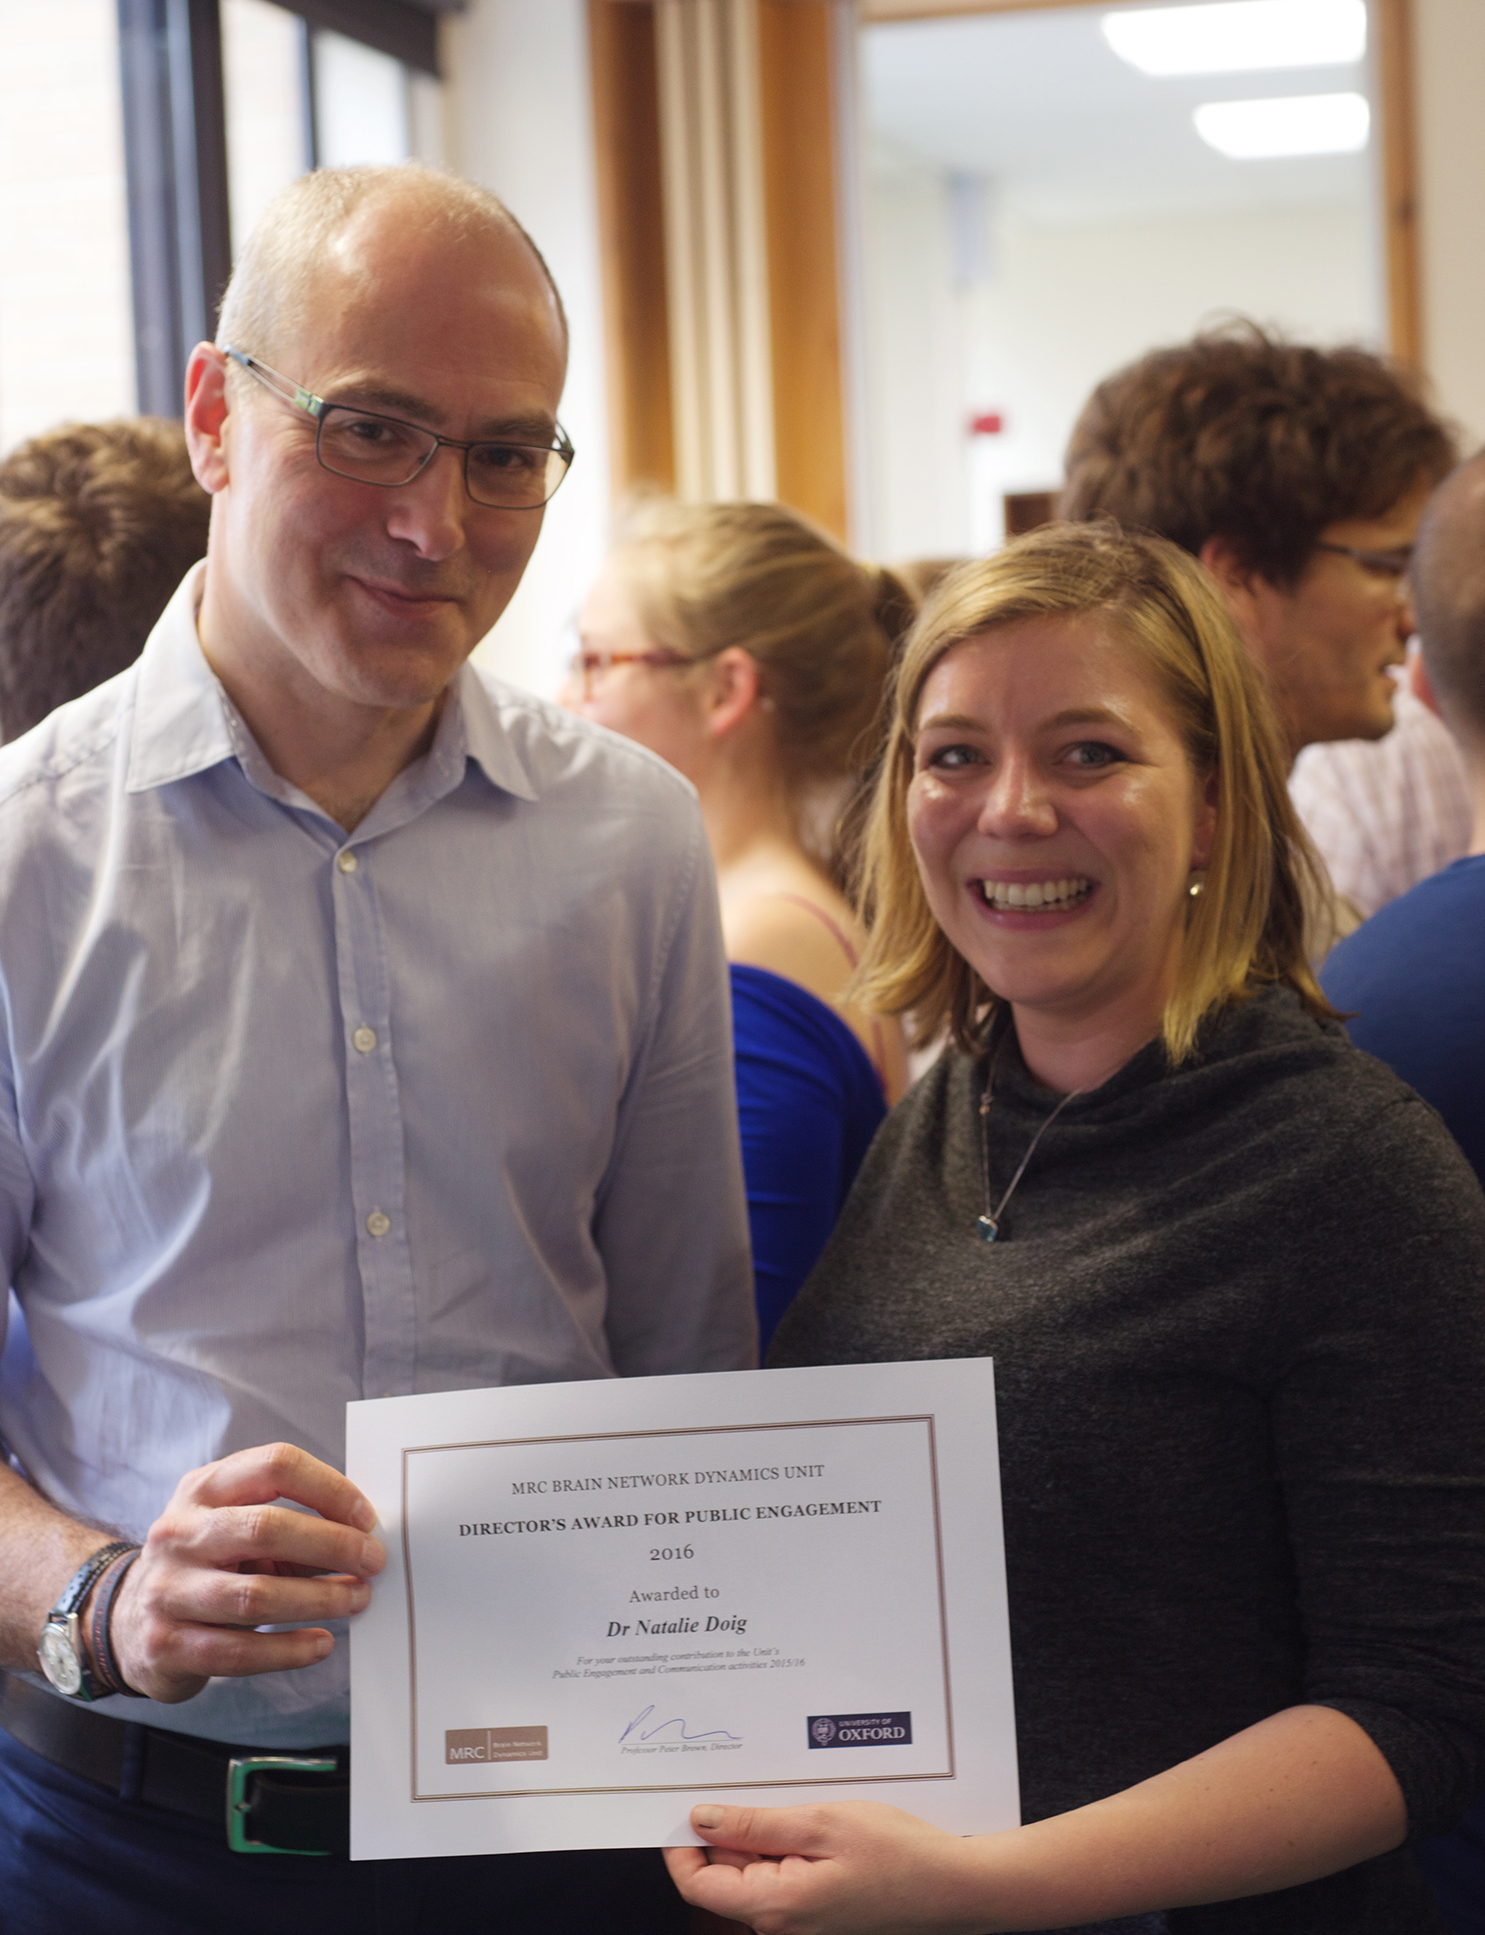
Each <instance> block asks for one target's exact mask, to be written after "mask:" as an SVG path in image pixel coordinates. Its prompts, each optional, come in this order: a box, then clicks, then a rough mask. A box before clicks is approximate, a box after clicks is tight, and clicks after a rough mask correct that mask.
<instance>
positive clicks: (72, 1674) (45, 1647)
mask: <svg viewBox="0 0 1485 1935" xmlns="http://www.w3.org/2000/svg"><path fill="white" fill-rule="evenodd" d="M36 1656H37V1658H38V1659H39V1660H40V1661H41V1670H42V1672H43V1673H45V1675H46V1677H47V1678H48V1679H49V1680H50V1681H51V1683H52V1685H53V1686H54V1687H55V1688H56V1689H57V1691H58V1693H66V1694H69V1695H70V1694H74V1693H76V1692H77V1691H78V1690H79V1689H80V1688H81V1686H82V1670H81V1668H80V1667H79V1665H78V1661H77V1654H76V1653H75V1652H74V1651H73V1650H72V1641H71V1639H70V1638H69V1637H68V1634H67V1629H66V1627H65V1626H44V1627H43V1628H42V1632H41V1644H40V1645H39V1646H38V1647H37V1649H36Z"/></svg>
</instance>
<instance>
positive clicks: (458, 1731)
mask: <svg viewBox="0 0 1485 1935" xmlns="http://www.w3.org/2000/svg"><path fill="white" fill-rule="evenodd" d="M443 1757H444V1759H445V1761H447V1763H448V1764H449V1766H451V1767H457V1766H467V1765H470V1764H475V1765H479V1766H488V1765H489V1764H490V1763H491V1762H492V1761H498V1760H545V1759H546V1757H547V1730H546V1728H545V1727H451V1728H450V1729H449V1731H448V1732H447V1733H446V1734H445V1735H444V1737H443Z"/></svg>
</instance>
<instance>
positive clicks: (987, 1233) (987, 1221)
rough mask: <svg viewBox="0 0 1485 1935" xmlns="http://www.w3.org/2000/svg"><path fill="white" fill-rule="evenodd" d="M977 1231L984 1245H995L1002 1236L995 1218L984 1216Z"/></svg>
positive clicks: (976, 1226)
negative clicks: (996, 1240)
mask: <svg viewBox="0 0 1485 1935" xmlns="http://www.w3.org/2000/svg"><path fill="white" fill-rule="evenodd" d="M975 1229H976V1232H977V1233H978V1235H979V1239H980V1241H981V1242H982V1243H993V1242H994V1241H995V1239H996V1238H997V1237H998V1236H999V1235H1000V1225H999V1223H997V1222H996V1220H995V1218H994V1217H993V1216H982V1217H981V1218H980V1220H979V1222H978V1223H977V1224H976V1225H975Z"/></svg>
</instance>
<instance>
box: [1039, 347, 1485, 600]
mask: <svg viewBox="0 0 1485 1935" xmlns="http://www.w3.org/2000/svg"><path fill="white" fill-rule="evenodd" d="M1455 456H1456V448H1455V439H1454V435H1453V433H1452V431H1451V430H1450V429H1449V428H1448V427H1447V426H1446V425H1445V424H1444V423H1443V422H1441V421H1440V419H1439V418H1438V417H1436V416H1435V415H1434V414H1433V412H1432V411H1431V410H1430V409H1429V408H1428V406H1427V404H1426V403H1425V402H1424V401H1423V398H1422V396H1421V394H1420V390H1419V385H1418V383H1417V380H1416V379H1415V378H1414V377H1413V376H1412V375H1411V374H1410V373H1409V372H1408V371H1406V370H1404V369H1402V368H1401V367H1399V366H1398V365H1397V364H1395V363H1391V362H1389V361H1387V360H1386V359H1385V358H1383V357H1381V356H1374V355H1372V354H1371V352H1370V351H1368V350H1364V349H1315V348H1313V347H1311V346H1310V345H1308V344H1304V343H1291V342H1286V341H1285V340H1284V339H1283V338H1281V337H1279V336H1275V335H1270V334H1269V333H1267V332H1266V331H1264V330H1262V329H1260V328H1258V326H1257V325H1256V324H1254V323H1250V322H1243V321H1234V322H1230V323H1227V324H1225V325H1224V326H1222V327H1221V328H1217V329H1213V330H1210V331H1206V332H1204V333H1203V334H1201V335H1199V336H1197V337H1196V338H1195V339H1194V340H1193V341H1192V342H1189V343H1183V344H1181V345H1180V346H1178V347H1177V348H1174V349H1157V350H1153V351H1152V352H1151V353H1150V354H1149V355H1148V356H1143V357H1141V358H1140V360H1139V361H1138V362H1137V363H1131V364H1130V365H1129V366H1128V368H1127V369H1122V370H1118V371H1116V372H1115V374H1114V375H1113V376H1110V377H1107V378H1106V379H1105V380H1104V381H1103V382H1102V383H1100V384H1099V386H1098V388H1097V389H1096V390H1095V391H1094V392H1093V395H1092V396H1091V397H1090V398H1089V400H1088V402H1087V403H1086V404H1085V405H1084V408H1083V413H1082V415H1081V416H1080V417H1079V418H1078V421H1077V425H1076V427H1075V428H1074V430H1073V433H1072V440H1071V442H1070V443H1069V444H1068V448H1067V482H1066V485H1065V487H1064V490H1063V494H1062V499H1061V515H1062V516H1063V517H1064V518H1068V519H1070V520H1073V521H1075V522H1085V521H1087V520H1089V519H1091V518H1097V517H1111V518H1113V519H1115V520H1116V522H1118V523H1119V524H1121V525H1122V526H1123V527H1124V528H1125V529H1126V530H1143V531H1151V532H1154V533H1155V534H1156V535H1157V536H1159V537H1164V538H1169V539H1170V540H1171V541H1172V542H1173V543H1175V544H1179V545H1180V546H1181V547H1182V549H1183V550H1186V551H1190V552H1192V553H1193V554H1197V555H1199V554H1200V551H1201V547H1202V545H1203V544H1204V543H1205V542H1206V541H1207V539H1208V538H1210V537H1222V538H1225V539H1226V540H1227V541H1228V542H1229V543H1230V544H1232V545H1234V546H1235V547H1236V548H1237V550H1238V552H1239V554H1240V555H1241V557H1242V559H1243V561H1244V563H1245V564H1246V565H1248V566H1249V568H1250V569H1252V570H1255V571H1257V572H1259V573H1260V574H1261V575H1262V576H1263V577H1265V578H1267V579H1268V580H1269V582H1270V583H1271V584H1275V585H1281V586H1284V587H1286V588H1287V587H1289V586H1292V585H1293V584H1294V583H1295V581H1296V580H1297V579H1298V577H1299V575H1300V573H1301V572H1302V571H1303V569H1304V567H1305V564H1306V563H1307V561H1308V559H1309V557H1310V555H1311V553H1312V551H1313V549H1314V546H1315V542H1316V540H1317V539H1318V538H1319V536H1320V534H1321V532H1322V531H1323V530H1325V528H1326V527H1327V525H1330V524H1337V523H1340V522H1342V521H1343V520H1346V519H1349V518H1356V517H1380V516H1382V515H1383V514H1384V513H1385V512H1387V511H1389V510H1390V509H1391V508H1392V506H1393V505H1394V504H1396V503H1397V502H1398V500H1399V499H1400V498H1403V497H1405V496H1406V495H1407V494H1408V492H1409V491H1410V490H1412V489H1413V488H1414V487H1415V486H1416V485H1417V484H1418V483H1420V482H1427V483H1430V484H1432V483H1436V482H1437V481H1438V480H1439V479H1440V478H1441V477H1443V476H1444V475H1445V474H1446V472H1447V471H1448V470H1449V469H1450V467H1451V466H1452V465H1453V463H1454V461H1455Z"/></svg>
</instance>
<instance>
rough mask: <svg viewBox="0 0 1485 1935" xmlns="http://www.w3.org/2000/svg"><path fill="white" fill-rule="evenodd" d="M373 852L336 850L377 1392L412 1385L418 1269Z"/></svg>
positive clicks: (368, 1349)
mask: <svg viewBox="0 0 1485 1935" xmlns="http://www.w3.org/2000/svg"><path fill="white" fill-rule="evenodd" d="M370 855H371V849H370V848H368V849H366V850H365V851H364V852H363V853H362V854H360V855H357V854H356V853H355V852H354V851H353V850H352V849H351V848H349V847H342V848H341V849H340V850H339V851H338V852H337V853H336V855H335V868H336V872H335V874H334V876H333V878H334V880H335V893H334V896H333V898H334V902H335V937H336V954H337V968H338V978H339V991H340V1006H341V1014H342V1017H343V1020H344V1026H345V1029H346V1034H345V1037H344V1039H345V1040H346V1041H347V1042H348V1043H349V1047H350V1049H351V1051H352V1052H350V1053H348V1054H347V1056H346V1064H345V1091H346V1109H347V1113H348V1117H349V1124H350V1145H351V1177H350V1182H351V1199H352V1203H353V1205H354V1210H355V1217H356V1225H357V1231H358V1235H357V1243H356V1260H357V1264H358V1267H359V1271H360V1277H361V1294H362V1306H363V1311H364V1316H365V1327H364V1335H365V1340H366V1342H365V1358H364V1360H363V1365H362V1389H363V1390H364V1392H365V1394H366V1395H367V1396H368V1397H379V1396H384V1395H390V1394H393V1393H397V1392H401V1391H408V1390H411V1388H412V1375H413V1364H414V1340H413V1309H414V1300H413V1292H412V1271H411V1262H410V1257H409V1253H408V1247H407V1240H406V1225H405V1222H404V1217H403V1172H402V1151H403V1136H402V1112H401V1107H400V1097H399V1093H398V1084H397V1072H396V1068H395V1066H394V1064H393V1060H392V1057H391V1055H390V1054H389V1053H380V1054H379V1053H378V1052H377V1050H378V1049H382V1048H386V1047H387V1046H388V1045H389V1044H390V1041H391V1036H390V1032H389V1031H390V1025H391V1023H390V1013H391V991H390V988H389V987H388V985H387V979H386V950H385V947H384V946H383V941H382V934H381V916H380V911H379V908H378V904H377V897H376V891H375V881H374V874H375V868H374V867H373V866H372V865H370Z"/></svg>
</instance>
